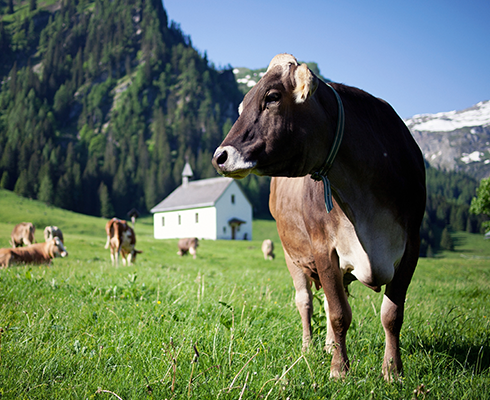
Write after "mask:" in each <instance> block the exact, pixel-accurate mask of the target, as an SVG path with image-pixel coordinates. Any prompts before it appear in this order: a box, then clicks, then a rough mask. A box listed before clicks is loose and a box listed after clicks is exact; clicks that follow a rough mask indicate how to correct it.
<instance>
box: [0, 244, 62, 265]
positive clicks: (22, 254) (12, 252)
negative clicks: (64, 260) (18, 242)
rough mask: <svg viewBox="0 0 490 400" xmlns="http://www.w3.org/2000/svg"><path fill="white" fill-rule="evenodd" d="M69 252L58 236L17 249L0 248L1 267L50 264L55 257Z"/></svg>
mask: <svg viewBox="0 0 490 400" xmlns="http://www.w3.org/2000/svg"><path fill="white" fill-rule="evenodd" d="M67 255H68V252H67V251H66V249H65V246H63V243H62V242H61V240H60V239H59V238H58V237H55V238H54V239H50V240H48V241H47V242H44V243H35V244H31V245H30V246H27V247H19V248H16V249H0V267H9V266H11V265H14V264H50V263H51V260H52V259H53V258H55V257H66V256H67Z"/></svg>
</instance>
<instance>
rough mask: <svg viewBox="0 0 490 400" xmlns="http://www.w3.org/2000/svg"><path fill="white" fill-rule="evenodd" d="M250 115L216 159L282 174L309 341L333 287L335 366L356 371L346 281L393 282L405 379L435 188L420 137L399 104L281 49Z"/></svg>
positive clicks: (276, 177) (394, 328)
mask: <svg viewBox="0 0 490 400" xmlns="http://www.w3.org/2000/svg"><path fill="white" fill-rule="evenodd" d="M239 113H240V116H239V118H238V119H237V121H236V122H235V124H234V125H233V127H232V128H231V130H230V131H229V133H228V135H227V136H226V138H225V139H224V141H223V143H222V144H221V145H220V146H219V147H218V149H217V150H216V152H215V154H214V157H213V165H214V166H215V168H216V169H217V170H218V172H219V173H220V174H222V175H225V176H228V177H231V178H237V179H240V178H244V177H246V176H247V175H248V174H250V173H254V174H256V175H259V176H264V175H265V176H272V177H273V178H272V179H271V194H270V199H269V206H270V210H271V214H272V215H273V217H274V218H275V220H276V223H277V229H278V233H279V237H280V238H281V242H282V245H283V248H284V255H285V258H286V263H287V266H288V269H289V272H290V274H291V276H292V278H293V283H294V286H295V289H296V305H297V307H298V310H299V312H300V315H301V320H302V324H303V347H304V348H306V347H308V345H309V344H310V342H311V316H312V313H313V302H312V298H313V296H312V293H311V289H310V285H311V283H312V282H314V283H315V284H316V285H317V286H321V287H322V288H323V291H324V293H325V300H326V302H325V310H326V315H327V337H326V346H325V347H326V349H327V350H328V351H329V352H330V353H331V354H332V361H331V365H330V375H331V376H332V377H335V378H339V377H342V376H344V375H345V374H346V372H347V371H348V370H349V358H348V356H347V346H346V337H347V330H348V329H349V326H350V324H351V322H352V311H351V308H350V305H349V302H348V298H347V293H346V289H347V287H348V285H349V283H350V282H352V281H353V280H356V279H357V280H359V281H360V282H362V283H363V284H364V285H366V286H367V287H369V288H371V289H373V290H375V291H376V292H379V291H381V289H382V286H383V285H386V289H385V292H384V297H383V303H382V305H381V313H380V314H381V323H382V326H383V328H384V332H385V339H386V343H385V351H384V360H383V365H382V371H383V375H384V378H385V379H386V380H387V381H390V380H391V379H393V378H397V377H398V375H399V374H401V373H402V360H401V354H400V353H401V352H400V330H401V327H402V324H403V314H404V307H405V297H406V293H407V289H408V286H409V284H410V280H411V279H412V275H413V273H414V271H415V267H416V265H417V260H418V257H419V248H420V235H419V230H420V224H421V221H422V217H423V215H424V211H425V197H426V188H425V163H424V158H423V155H422V152H421V151H420V149H419V147H418V146H417V143H416V142H415V140H414V138H413V136H412V135H411V133H410V131H409V130H408V128H407V126H406V125H405V123H404V122H403V120H401V119H400V117H399V116H398V115H397V114H396V112H395V111H394V110H393V108H392V107H391V106H390V105H389V104H388V103H387V102H385V101H383V100H381V99H378V98H376V97H374V96H372V95H370V94H368V93H366V92H364V91H362V90H360V89H356V88H353V87H349V86H346V85H342V84H338V83H330V84H325V83H324V82H323V81H322V80H320V79H319V78H318V77H317V76H316V75H315V74H314V73H313V72H312V71H311V70H310V69H309V68H308V66H307V65H306V64H299V63H298V62H297V60H296V59H295V58H294V57H293V56H292V55H290V54H279V55H277V56H276V57H274V58H273V60H272V61H271V63H270V64H269V67H268V69H267V72H266V73H265V75H264V76H263V77H262V78H261V79H260V81H259V82H257V84H256V85H255V86H254V87H253V88H252V89H251V90H250V91H249V92H248V93H247V94H246V95H245V98H244V99H243V102H242V104H241V105H240V107H239ZM288 178H295V179H288ZM310 178H313V179H310ZM332 196H333V197H332ZM357 357H358V356H357ZM357 357H356V358H357Z"/></svg>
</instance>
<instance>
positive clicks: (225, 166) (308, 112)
mask: <svg viewBox="0 0 490 400" xmlns="http://www.w3.org/2000/svg"><path fill="white" fill-rule="evenodd" d="M318 85H319V80H318V78H317V77H316V76H315V75H314V74H313V73H312V72H311V71H310V69H308V67H307V66H306V64H301V65H299V64H298V62H297V61H296V59H295V58H294V57H293V56H291V55H289V54H279V55H277V56H276V57H274V58H273V59H272V61H271V63H270V64H269V67H268V69H267V72H266V73H265V75H264V76H263V77H262V79H261V80H260V81H259V82H258V83H257V84H256V85H255V86H254V87H253V88H252V90H250V92H249V93H247V95H246V96H245V98H244V99H243V102H242V104H241V105H240V108H239V113H240V117H239V118H238V120H237V121H236V122H235V124H234V125H233V127H232V128H231V130H230V132H229V133H228V135H227V136H226V138H225V140H224V141H223V143H222V144H221V146H220V147H218V148H217V149H216V151H215V153H214V157H213V165H214V167H215V168H216V170H217V171H218V172H219V173H220V174H222V175H225V176H229V177H232V178H243V177H245V176H247V175H248V174H249V173H254V174H256V175H269V176H304V175H307V174H309V173H311V172H312V171H313V170H315V169H316V168H318V167H320V166H321V165H322V164H323V162H324V161H325V158H326V155H325V153H324V152H322V151H318V149H324V148H326V146H327V142H326V141H327V140H328V138H327V137H326V135H325V134H323V135H321V134H320V135H319V134H316V133H317V132H320V131H321V132H325V130H328V126H329V125H328V123H329V118H328V116H326V114H325V111H324V110H323V109H322V107H321V105H320V102H319V100H318V98H317V97H318V95H317V93H316V92H317V88H318ZM327 125H328V126H327Z"/></svg>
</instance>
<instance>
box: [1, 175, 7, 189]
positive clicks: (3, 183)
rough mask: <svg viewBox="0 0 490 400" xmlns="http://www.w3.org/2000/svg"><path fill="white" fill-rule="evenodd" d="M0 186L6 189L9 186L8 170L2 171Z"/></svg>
mask: <svg viewBox="0 0 490 400" xmlns="http://www.w3.org/2000/svg"><path fill="white" fill-rule="evenodd" d="M0 188H2V189H8V188H9V172H8V171H3V174H2V179H1V180H0Z"/></svg>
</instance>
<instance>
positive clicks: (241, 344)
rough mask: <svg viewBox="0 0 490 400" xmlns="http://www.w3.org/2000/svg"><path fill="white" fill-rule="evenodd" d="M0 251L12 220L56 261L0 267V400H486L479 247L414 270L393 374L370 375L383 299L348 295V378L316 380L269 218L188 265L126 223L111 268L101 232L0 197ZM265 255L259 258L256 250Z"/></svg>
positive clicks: (143, 229)
mask: <svg viewBox="0 0 490 400" xmlns="http://www.w3.org/2000/svg"><path fill="white" fill-rule="evenodd" d="M0 215H1V221H2V222H1V223H0V247H8V239H9V236H10V232H11V230H12V228H13V226H14V225H15V223H18V222H22V221H32V222H34V223H35V225H36V226H37V229H38V230H37V231H36V239H37V240H38V241H42V240H43V239H42V230H43V229H44V226H45V225H58V226H59V227H61V228H62V230H63V233H64V235H65V242H66V246H67V248H68V251H69V253H70V254H69V256H68V257H67V258H66V259H56V260H55V261H54V262H53V264H52V265H51V266H49V267H48V266H17V267H12V268H9V269H5V270H0V327H1V331H0V332H1V333H0V399H2V400H3V399H116V398H121V399H124V400H127V399H165V398H167V399H171V398H173V399H181V398H196V399H207V398H209V399H216V398H220V399H265V398H268V399H287V398H290V399H360V398H369V399H458V400H459V399H481V400H482V399H487V398H490V340H489V332H490V326H489V325H490V324H489V319H490V307H489V306H490V258H489V257H490V242H488V241H484V240H483V238H482V236H480V235H469V234H462V233H458V234H457V235H456V236H457V247H456V251H455V252H451V253H445V254H443V256H442V257H440V258H436V259H421V260H420V262H419V266H418V268H417V271H416V273H415V276H414V279H413V281H412V284H411V286H410V289H409V293H408V298H407V308H406V313H405V323H404V326H403V329H402V337H401V345H402V357H403V361H404V366H405V376H404V378H403V380H402V381H401V382H400V383H395V384H387V383H385V382H384V381H383V379H382V377H381V363H382V358H383V351H384V333H383V329H382V327H381V323H380V321H379V310H380V305H381V301H382V296H381V295H379V294H376V293H374V292H372V291H370V290H369V289H367V288H365V287H363V286H362V285H360V284H359V283H358V282H354V283H353V284H352V285H351V292H352V297H351V300H350V302H351V305H352V309H353V322H352V325H351V328H350V330H349V334H348V352H349V355H350V359H351V367H352V368H351V372H350V373H349V374H348V376H347V378H346V379H345V380H343V381H332V380H330V379H329V378H328V376H329V364H330V356H328V355H326V354H325V353H324V352H323V350H322V347H323V341H324V333H325V332H324V325H325V322H324V316H323V314H322V312H323V310H322V307H320V303H319V300H318V299H319V298H320V296H319V294H317V295H316V300H315V307H316V308H315V315H314V330H315V332H316V333H317V334H316V335H315V338H314V341H313V346H312V349H311V351H309V352H308V353H306V354H302V353H301V322H300V318H299V314H298V312H297V310H296V306H295V303H294V288H293V285H292V280H291V278H290V277H289V274H288V272H287V268H286V266H285V263H284V255H283V253H282V250H281V249H280V244H279V241H278V239H277V233H276V232H275V224H274V222H273V221H254V231H253V237H254V240H252V241H236V242H229V241H205V240H203V241H201V243H200V247H199V249H198V258H197V259H196V260H193V259H192V258H191V257H183V258H180V257H179V256H177V254H176V253H177V241H176V240H165V241H162V240H155V239H153V235H152V233H153V232H152V224H151V218H149V217H146V218H142V219H140V220H138V222H137V224H136V234H137V238H138V242H137V248H138V249H141V250H143V253H142V254H141V255H139V256H138V260H137V264H135V265H133V266H130V267H123V266H121V267H119V268H118V269H116V268H114V267H112V265H111V263H110V257H109V251H108V250H105V249H104V243H105V232H104V225H105V220H103V219H100V218H93V217H87V216H83V215H79V214H75V213H70V212H67V211H64V210H59V209H55V208H48V207H46V206H45V205H44V204H42V203H39V202H36V201H32V200H26V199H22V198H18V197H17V196H15V195H14V194H12V193H11V192H8V191H4V190H0ZM266 237H270V238H272V239H273V240H274V241H275V242H276V259H275V260H274V261H265V260H264V259H263V257H262V254H261V251H260V245H261V241H262V240H263V239H264V238H266Z"/></svg>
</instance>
